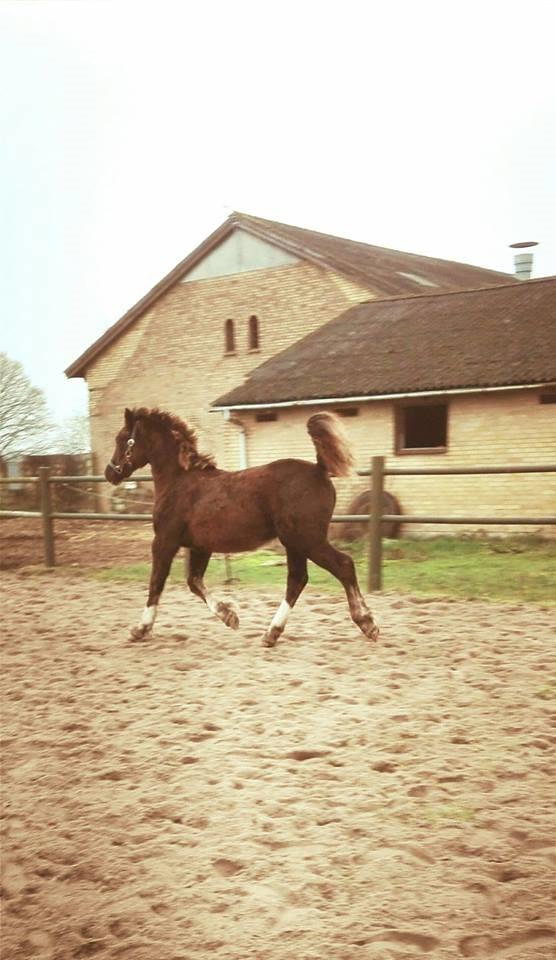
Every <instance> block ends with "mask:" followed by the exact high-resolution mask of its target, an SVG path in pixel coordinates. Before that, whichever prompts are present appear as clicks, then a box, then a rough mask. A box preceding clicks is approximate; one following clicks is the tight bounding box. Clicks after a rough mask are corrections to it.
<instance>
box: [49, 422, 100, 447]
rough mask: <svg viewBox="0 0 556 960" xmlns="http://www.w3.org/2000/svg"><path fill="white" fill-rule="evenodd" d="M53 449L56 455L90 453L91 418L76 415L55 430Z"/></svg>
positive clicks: (52, 442)
mask: <svg viewBox="0 0 556 960" xmlns="http://www.w3.org/2000/svg"><path fill="white" fill-rule="evenodd" d="M51 447H52V449H53V452H54V453H70V454H78V453H90V452H91V434H90V431H89V418H88V417H85V416H82V415H78V414H76V415H75V416H73V417H67V418H66V419H65V420H62V422H61V423H60V424H58V425H57V426H56V427H55V428H54V432H53V436H52V441H51Z"/></svg>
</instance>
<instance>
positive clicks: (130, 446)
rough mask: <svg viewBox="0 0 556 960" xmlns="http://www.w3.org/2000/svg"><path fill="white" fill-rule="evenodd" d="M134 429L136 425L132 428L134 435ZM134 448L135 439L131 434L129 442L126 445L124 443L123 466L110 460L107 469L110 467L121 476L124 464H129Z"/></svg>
mask: <svg viewBox="0 0 556 960" xmlns="http://www.w3.org/2000/svg"><path fill="white" fill-rule="evenodd" d="M136 427H137V425H135V427H134V428H133V433H135V430H136ZM134 446H135V437H134V436H133V434H132V435H131V437H130V438H129V440H128V441H127V443H126V448H125V453H124V462H123V464H117V463H114V461H113V460H110V462H109V464H108V466H109V467H112V470H114V471H115V472H116V473H119V474H121V473H122V472H123V469H124V466H125V464H126V463H131V454H132V451H133V448H134Z"/></svg>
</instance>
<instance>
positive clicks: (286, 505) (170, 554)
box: [105, 407, 378, 647]
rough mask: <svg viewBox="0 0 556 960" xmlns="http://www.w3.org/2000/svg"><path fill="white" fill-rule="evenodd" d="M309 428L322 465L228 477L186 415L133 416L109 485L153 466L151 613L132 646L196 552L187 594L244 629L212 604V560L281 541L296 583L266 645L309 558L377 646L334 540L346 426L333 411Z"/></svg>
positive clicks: (275, 633) (346, 464) (301, 582)
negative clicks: (180, 559) (176, 566)
mask: <svg viewBox="0 0 556 960" xmlns="http://www.w3.org/2000/svg"><path fill="white" fill-rule="evenodd" d="M307 430H308V432H309V435H310V437H311V439H312V441H313V443H314V445H315V449H316V454H317V462H316V463H308V462H307V461H305V460H293V459H288V460H275V461H274V462H273V463H268V464H266V465H265V466H262V467H251V468H250V469H248V470H237V471H234V472H231V473H230V472H227V471H225V470H219V469H218V468H217V466H216V464H215V463H214V460H213V459H212V457H209V456H205V455H203V454H201V453H199V452H198V450H197V439H196V436H195V433H194V431H193V430H191V429H190V428H189V427H188V426H187V424H185V423H184V422H183V421H182V420H180V419H179V418H178V417H175V416H172V415H171V414H168V413H162V412H161V411H159V410H156V409H155V410H147V409H145V408H144V407H141V408H139V409H135V410H126V411H125V422H124V426H123V427H122V429H121V430H120V431H119V433H118V434H117V436H116V448H115V450H114V454H113V456H112V460H111V461H110V463H109V464H108V466H107V467H106V470H105V477H106V479H107V480H108V481H110V483H112V484H114V485H115V486H117V485H118V484H119V483H121V481H122V480H125V479H127V478H128V477H130V476H131V474H132V473H133V471H134V470H137V469H138V468H140V467H144V466H145V464H146V463H150V465H151V469H152V474H153V479H154V490H155V501H154V511H153V524H154V532H155V536H154V540H153V544H152V561H153V562H152V571H151V579H150V585H149V596H148V600H147V606H146V607H145V609H144V611H143V616H142V619H141V623H139V624H138V625H137V626H136V627H133V628H132V631H131V638H132V639H133V640H143V639H144V638H145V637H147V636H148V634H149V633H150V632H151V631H152V627H153V624H154V621H155V617H156V612H157V605H158V601H159V599H160V595H161V593H162V591H163V589H164V584H165V582H166V577H167V576H168V573H169V571H170V567H171V564H172V560H173V559H174V556H175V555H176V553H177V551H178V550H179V548H180V547H182V546H183V547H189V550H190V564H189V576H188V579H187V584H188V586H189V589H190V590H191V591H192V592H193V593H195V594H196V595H197V596H198V597H201V599H202V600H204V602H205V603H206V604H207V606H208V607H209V609H210V610H211V611H212V613H214V614H215V615H216V616H217V617H219V618H220V620H222V621H223V622H224V623H225V624H226V626H228V627H232V628H234V629H237V627H238V626H239V619H238V616H237V613H236V612H235V610H234V608H233V605H232V604H230V603H228V602H224V601H222V600H214V599H213V598H212V597H211V595H210V594H209V593H208V591H207V589H206V587H205V584H204V582H203V575H204V573H205V570H206V568H207V565H208V562H209V560H210V557H211V554H212V553H213V552H217V553H237V552H240V551H243V550H254V549H256V548H257V547H260V546H262V544H264V543H267V542H268V541H269V540H273V539H274V538H275V537H277V538H278V539H279V540H280V542H281V543H282V544H283V545H284V547H285V548H286V555H287V562H288V579H287V587H286V596H285V599H284V600H283V601H282V603H281V604H280V606H279V608H278V610H277V611H276V613H275V615H274V617H273V619H272V621H271V622H270V625H269V627H268V629H267V631H266V633H265V635H264V637H263V643H264V644H265V646H267V647H273V646H274V644H275V643H276V641H277V639H278V637H279V636H280V634H281V633H282V632H283V630H284V627H285V625H286V621H287V618H288V615H289V613H290V611H291V609H292V607H293V606H294V604H295V602H296V600H297V598H298V597H299V595H300V593H301V591H302V590H303V588H304V587H305V585H306V583H307V580H308V577H307V560H308V559H309V560H312V561H313V562H314V563H317V564H318V565H319V566H321V567H324V569H325V570H329V571H330V573H332V574H334V576H335V577H337V578H338V580H339V581H340V582H341V583H342V585H343V587H344V589H345V591H346V595H347V599H348V603H349V610H350V613H351V617H352V619H353V621H354V622H355V623H356V624H357V626H358V627H359V628H360V630H361V631H362V632H363V633H364V634H365V636H367V637H369V639H371V640H376V639H377V637H378V628H377V627H376V626H375V623H374V621H373V617H372V614H371V613H370V611H369V609H368V608H367V606H366V604H365V601H364V599H363V597H362V596H361V592H360V590H359V586H358V583H357V577H356V573H355V567H354V564H353V561H352V559H351V557H349V556H348V555H347V554H345V553H341V552H340V551H339V550H336V549H335V548H334V547H333V546H332V545H331V544H330V543H329V542H328V540H327V532H328V524H329V522H330V517H331V516H332V511H333V509H334V504H335V500H336V492H335V490H334V486H333V484H332V482H331V481H330V479H329V478H330V476H346V475H347V474H348V473H349V470H350V467H351V465H352V462H353V460H352V456H351V453H350V450H349V447H348V445H347V442H346V440H345V437H344V435H343V429H342V425H341V423H340V421H339V419H338V418H337V417H336V416H334V415H333V414H330V413H316V414H314V415H313V416H312V417H310V418H309V420H308V422H307Z"/></svg>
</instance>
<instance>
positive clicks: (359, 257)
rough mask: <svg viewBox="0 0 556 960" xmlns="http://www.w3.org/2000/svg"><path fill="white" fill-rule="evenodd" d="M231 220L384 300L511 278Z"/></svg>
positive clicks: (246, 219)
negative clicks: (427, 289) (359, 283)
mask: <svg viewBox="0 0 556 960" xmlns="http://www.w3.org/2000/svg"><path fill="white" fill-rule="evenodd" d="M233 218H236V219H237V225H238V226H241V227H243V228H244V229H246V230H249V231H251V232H253V233H255V234H259V235H260V236H261V237H262V238H264V239H265V240H267V241H268V242H270V243H272V242H274V243H276V244H277V245H278V246H284V247H286V248H287V249H288V250H289V251H290V252H291V253H297V254H298V256H300V257H302V258H303V257H306V258H307V259H311V260H313V261H314V262H316V263H320V264H321V265H322V266H325V267H328V268H329V269H333V270H337V271H338V273H342V274H344V275H345V276H348V277H351V278H353V279H354V280H358V281H360V282H362V283H364V284H366V285H367V286H368V287H369V288H370V289H372V290H376V291H378V292H380V293H381V294H383V295H385V296H397V295H398V294H403V293H408V294H411V293H421V292H423V289H424V288H427V287H428V288H430V287H439V288H440V289H441V290H454V289H457V290H462V289H467V288H469V287H484V286H487V285H490V284H500V283H508V282H512V277H511V276H510V275H508V274H507V273H500V272H498V271H496V270H486V269H484V268H483V267H474V266H471V265H470V264H468V263H455V262H453V261H451V260H438V259H436V258H435V257H422V256H420V255H419V254H416V253H403V252H402V251H400V250H389V249H388V248H386V247H375V246H371V245H370V244H368V243H359V242H357V241H355V240H346V239H344V238H342V237H334V236H331V235H329V234H327V233H317V231H315V230H305V229H304V228H302V227H293V226H290V225H288V224H285V223H276V222H275V221H274V220H263V219H261V218H260V217H251V216H248V215H247V214H244V213H236V214H233V217H232V218H231V219H233Z"/></svg>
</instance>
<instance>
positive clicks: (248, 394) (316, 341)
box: [213, 277, 556, 407]
mask: <svg viewBox="0 0 556 960" xmlns="http://www.w3.org/2000/svg"><path fill="white" fill-rule="evenodd" d="M553 381H556V277H547V278H544V279H541V280H529V281H521V282H519V283H516V284H506V285H503V286H498V287H487V288H484V289H482V290H467V291H460V292H454V293H444V294H440V293H437V294H429V295H421V296H413V297H396V298H388V299H385V300H372V301H369V302H368V303H363V304H360V305H358V306H356V307H352V308H351V309H350V310H347V311H346V312H345V313H342V314H341V315H340V316H339V317H336V318H335V319H334V320H331V321H330V322H329V323H327V324H326V325H325V326H323V327H321V328H320V329H319V330H316V331H315V332H314V333H311V334H309V335H308V336H306V337H304V338H303V339H302V340H300V341H298V342H297V343H295V344H294V345H293V346H291V347H289V348H288V349H287V350H284V351H283V352H282V353H280V354H278V355H277V356H275V357H273V358H272V359H270V360H268V361H267V362H266V363H263V364H261V366H259V367H257V368H256V369H255V370H253V371H252V373H251V375H250V376H249V378H248V379H247V380H246V382H245V383H243V384H242V385H241V386H239V387H236V388H235V389H234V390H231V391H229V392H228V393H226V394H224V395H223V396H221V397H219V398H218V399H217V400H215V401H214V403H213V406H214V407H227V406H243V405H250V404H253V405H258V406H262V405H266V404H271V403H284V402H295V401H299V400H313V399H320V398H327V397H330V398H347V397H367V396H368V397H376V396H381V395H385V394H387V395H389V394H400V393H418V392H426V391H438V390H454V389H469V388H484V387H501V386H511V385H526V384H537V383H550V382H553Z"/></svg>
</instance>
